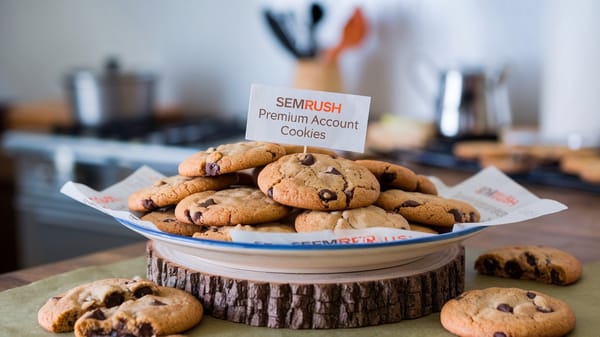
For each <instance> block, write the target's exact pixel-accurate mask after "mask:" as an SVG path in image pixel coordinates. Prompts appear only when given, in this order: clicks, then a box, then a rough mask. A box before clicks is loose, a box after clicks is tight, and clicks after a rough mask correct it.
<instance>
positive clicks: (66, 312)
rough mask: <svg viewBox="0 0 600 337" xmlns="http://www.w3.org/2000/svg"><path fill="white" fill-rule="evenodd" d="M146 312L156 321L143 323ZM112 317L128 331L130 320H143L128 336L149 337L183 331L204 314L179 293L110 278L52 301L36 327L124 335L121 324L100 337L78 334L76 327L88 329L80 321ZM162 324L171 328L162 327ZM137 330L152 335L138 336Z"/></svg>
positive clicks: (141, 281)
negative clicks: (116, 314)
mask: <svg viewBox="0 0 600 337" xmlns="http://www.w3.org/2000/svg"><path fill="white" fill-rule="evenodd" d="M167 307H168V308H167ZM146 311H152V314H151V315H152V316H154V317H156V320H155V321H152V320H150V319H148V320H146V318H145V317H146V316H148V315H147V314H145V312H146ZM168 311H171V313H170V314H169V315H167V314H166V312H168ZM115 313H119V316H118V317H119V319H118V320H124V322H127V324H125V325H127V327H128V328H129V326H130V324H129V322H130V319H131V318H132V317H134V316H136V315H139V317H142V319H141V320H139V321H136V322H135V327H132V328H131V331H130V332H128V333H130V335H131V336H152V335H155V334H168V333H177V332H181V331H184V330H185V329H188V328H190V327H191V326H193V325H195V324H196V323H198V322H199V321H200V319H201V318H202V313H203V312H202V305H201V303H200V302H199V301H198V300H197V299H196V298H195V297H193V296H191V295H190V294H188V293H186V292H184V291H182V290H178V289H172V288H164V287H161V286H159V285H157V284H156V283H154V282H152V281H150V280H145V279H141V278H133V279H126V278H110V279H102V280H97V281H93V282H88V283H84V284H81V285H79V286H77V287H74V288H72V289H70V290H68V291H67V292H65V293H63V294H59V295H56V296H53V297H51V298H50V299H48V301H47V302H46V303H45V304H44V305H43V306H42V307H41V308H40V309H39V311H38V316H37V317H38V323H39V324H40V325H41V326H42V327H43V328H44V329H46V330H48V331H51V332H69V331H73V330H74V329H75V330H76V331H75V334H76V335H77V336H85V337H88V336H92V335H94V334H93V333H95V335H94V336H103V335H106V336H111V333H113V332H114V333H119V332H121V333H123V334H122V335H126V334H125V333H126V332H127V331H126V330H123V329H124V328H125V326H124V324H118V322H117V321H114V322H113V323H115V325H114V329H113V326H111V328H110V329H108V328H107V329H103V330H102V333H103V334H102V333H100V330H98V331H95V332H93V331H91V330H82V329H81V328H80V329H79V332H78V328H77V326H78V325H79V326H80V327H85V326H87V323H83V322H82V321H86V322H87V321H88V320H89V319H91V318H94V319H96V320H97V319H98V318H99V317H104V318H105V319H106V318H107V317H109V316H113V315H115ZM100 315H102V316H100ZM160 316H163V317H160ZM169 316H171V317H169ZM172 316H178V317H175V318H173V317H172ZM82 324H83V325H82ZM103 324H104V323H103ZM165 324H166V325H170V326H169V327H165ZM111 329H112V330H111ZM119 329H121V330H119ZM135 329H137V330H135ZM92 330H93V329H92ZM140 330H142V331H145V332H151V334H143V333H138V332H140ZM127 336H128V335H127Z"/></svg>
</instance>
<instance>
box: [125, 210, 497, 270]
mask: <svg viewBox="0 0 600 337" xmlns="http://www.w3.org/2000/svg"><path fill="white" fill-rule="evenodd" d="M117 221H119V222H120V223H121V224H123V225H124V226H125V227H127V228H129V229H131V230H133V231H135V232H137V233H139V234H141V235H143V236H145V237H147V238H148V239H151V240H154V241H156V242H160V244H161V245H162V246H165V247H168V248H169V249H170V250H171V251H172V252H175V253H180V254H181V255H182V256H185V258H188V259H189V258H190V257H193V258H197V259H198V260H199V261H203V262H205V263H210V264H215V265H219V266H223V267H227V268H234V269H241V270H251V271H261V272H273V273H301V274H304V273H340V272H356V271H365V270H374V269H380V268H389V267H394V266H399V265H403V264H407V263H410V262H413V261H416V260H418V259H420V258H422V257H424V256H427V255H429V254H431V253H434V252H436V251H438V250H440V249H442V248H444V247H448V246H449V245H453V244H456V243H459V242H461V241H463V240H465V239H467V238H469V237H471V236H473V235H475V234H477V233H479V232H480V231H481V230H483V229H484V228H485V227H474V228H470V229H466V230H462V231H459V232H452V233H444V234H439V235H433V236H427V237H421V238H414V239H408V240H404V241H395V242H383V243H371V244H352V245H330V246H304V245H282V244H273V245H262V244H251V243H237V242H225V241H213V240H206V239H196V238H192V237H187V236H179V235H173V234H168V233H165V232H162V231H159V230H157V229H153V228H149V227H145V226H141V225H137V224H134V223H131V222H129V221H126V220H123V219H117ZM173 262H178V261H173Z"/></svg>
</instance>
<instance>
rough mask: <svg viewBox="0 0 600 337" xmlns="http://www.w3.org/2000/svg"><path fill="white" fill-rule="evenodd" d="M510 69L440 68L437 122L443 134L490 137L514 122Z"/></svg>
mask: <svg viewBox="0 0 600 337" xmlns="http://www.w3.org/2000/svg"><path fill="white" fill-rule="evenodd" d="M505 80H506V69H503V70H502V71H500V72H497V73H489V72H486V71H485V70H483V69H481V68H477V67H476V68H457V69H448V70H446V71H442V72H440V77H439V83H440V85H439V91H438V97H437V100H436V109H435V112H436V115H435V118H436V125H437V129H438V133H439V134H440V135H441V136H443V137H448V138H461V137H489V136H492V137H494V136H497V135H498V131H499V130H500V129H502V128H503V127H506V126H508V125H510V123H511V111H510V104H509V98H508V90H507V87H506V82H505Z"/></svg>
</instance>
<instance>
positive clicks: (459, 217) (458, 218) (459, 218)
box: [448, 208, 463, 222]
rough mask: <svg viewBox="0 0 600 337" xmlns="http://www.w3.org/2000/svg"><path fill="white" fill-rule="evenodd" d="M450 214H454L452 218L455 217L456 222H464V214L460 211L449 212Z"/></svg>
mask: <svg viewBox="0 0 600 337" xmlns="http://www.w3.org/2000/svg"><path fill="white" fill-rule="evenodd" d="M448 213H450V214H452V216H454V221H456V222H463V218H462V213H461V212H460V211H459V210H457V209H456V208H453V209H451V210H449V211H448Z"/></svg>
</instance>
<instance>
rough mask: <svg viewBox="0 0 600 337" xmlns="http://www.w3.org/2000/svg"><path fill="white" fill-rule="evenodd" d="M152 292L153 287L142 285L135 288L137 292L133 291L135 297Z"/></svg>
mask: <svg viewBox="0 0 600 337" xmlns="http://www.w3.org/2000/svg"><path fill="white" fill-rule="evenodd" d="M151 294H152V288H150V287H140V288H138V289H136V290H135V292H134V293H133V296H135V298H142V297H144V296H146V295H151Z"/></svg>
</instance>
